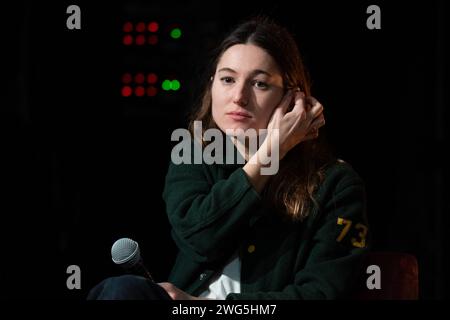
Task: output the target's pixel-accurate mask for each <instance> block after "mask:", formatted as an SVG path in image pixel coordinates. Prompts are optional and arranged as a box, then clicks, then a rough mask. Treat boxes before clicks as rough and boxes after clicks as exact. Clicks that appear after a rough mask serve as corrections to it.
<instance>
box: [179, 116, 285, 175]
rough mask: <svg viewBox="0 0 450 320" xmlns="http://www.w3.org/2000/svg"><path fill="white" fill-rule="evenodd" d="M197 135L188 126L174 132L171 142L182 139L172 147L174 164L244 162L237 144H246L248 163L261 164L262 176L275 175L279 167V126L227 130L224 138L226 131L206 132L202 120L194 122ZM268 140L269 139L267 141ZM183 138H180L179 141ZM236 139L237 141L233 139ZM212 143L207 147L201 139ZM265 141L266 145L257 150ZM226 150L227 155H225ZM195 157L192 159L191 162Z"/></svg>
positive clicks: (208, 130)
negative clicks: (236, 147) (273, 127)
mask: <svg viewBox="0 0 450 320" xmlns="http://www.w3.org/2000/svg"><path fill="white" fill-rule="evenodd" d="M269 130H270V131H269ZM193 131H194V136H193V137H192V136H191V133H190V131H189V130H187V129H181V128H180V129H176V130H174V131H173V132H172V136H171V141H179V143H178V144H177V145H176V146H175V147H174V148H173V149H172V152H171V160H172V162H173V163H174V164H182V163H183V164H191V163H192V162H193V163H194V164H202V163H205V164H208V165H211V164H245V158H244V156H243V155H241V154H240V152H237V153H235V146H236V144H240V145H242V146H246V147H247V148H246V149H247V152H248V156H247V159H248V162H249V163H251V164H257V163H259V164H260V165H261V169H260V173H261V175H274V174H276V173H277V172H278V169H279V160H280V148H279V140H280V139H279V130H278V129H260V130H258V131H257V130H256V129H247V130H245V131H244V130H243V129H227V130H226V131H225V135H226V137H225V141H224V135H223V132H222V131H221V130H219V129H216V128H210V129H207V130H205V131H204V132H203V127H202V122H201V121H194V130H193ZM267 139H268V140H267ZM180 140H181V141H180ZM233 140H235V141H234V142H233ZM203 141H205V142H209V143H207V144H206V145H205V146H204V147H203V146H202V142H203ZM263 143H266V146H267V148H264V149H262V151H266V152H262V151H259V152H258V153H257V151H258V150H259V149H260V148H261V146H262V145H263ZM224 149H225V154H224ZM192 160H193V161H192Z"/></svg>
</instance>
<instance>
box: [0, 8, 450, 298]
mask: <svg viewBox="0 0 450 320" xmlns="http://www.w3.org/2000/svg"><path fill="white" fill-rule="evenodd" d="M71 4H77V5H79V6H80V8H81V24H82V25H81V30H68V29H67V28H66V19H67V17H68V14H66V8H67V6H69V5H71ZM371 4H377V5H379V6H380V8H381V17H382V18H381V19H382V29H381V30H368V29H367V28H366V19H367V17H368V14H366V8H367V7H368V6H369V5H371ZM447 9H448V4H446V2H445V1H426V2H425V1H423V2H418V3H417V4H413V3H411V2H407V1H395V3H394V2H393V1H391V2H387V1H375V2H373V1H345V2H344V1H339V2H338V1H335V2H332V1H296V4H295V6H294V3H293V1H292V0H290V1H274V2H272V3H270V2H261V1H248V2H246V1H234V0H233V1H213V2H200V1H195V2H194V1H170V2H168V1H150V0H149V1H127V2H122V3H119V4H111V3H108V2H97V3H96V4H93V3H88V2H87V1H74V2H72V1H70V2H69V1H61V2H60V3H59V4H56V3H53V4H52V3H46V2H41V1H36V2H32V1H15V2H14V4H9V5H6V6H5V5H3V9H2V13H3V15H2V16H3V17H2V25H3V27H2V28H1V30H2V34H4V36H3V37H2V49H1V50H2V55H1V57H2V58H1V61H2V70H3V79H4V80H6V86H3V88H6V92H5V93H4V94H3V95H2V98H1V102H0V106H1V107H0V112H1V113H0V127H1V130H2V139H1V141H2V162H3V164H2V170H1V171H0V172H1V184H2V190H3V191H2V192H1V198H0V200H1V202H0V203H1V207H0V228H1V233H0V234H1V242H2V244H3V248H2V250H1V252H2V254H1V263H0V288H1V294H0V296H1V297H2V298H42V299H48V298H52V299H55V298H56V299H60V298H61V299H84V298H85V296H86V294H87V292H88V290H89V289H90V288H91V287H92V286H93V285H95V284H96V283H97V282H99V281H100V280H102V279H103V278H105V277H107V276H112V275H116V274H120V270H118V269H116V268H115V266H114V265H113V264H112V262H111V260H110V248H111V245H112V243H113V242H114V241H115V240H116V239H118V238H121V237H130V238H133V239H135V240H137V241H138V242H139V243H140V246H141V252H142V255H143V256H144V259H145V261H146V264H147V266H148V268H149V269H150V271H151V272H152V273H153V274H154V277H155V278H156V280H157V281H163V280H166V277H167V275H168V272H169V270H170V267H171V264H172V262H173V259H174V254H175V252H176V251H175V247H174V244H173V243H172V240H171V238H170V234H169V231H170V227H169V224H168V222H167V218H166V215H165V209H164V203H163V201H162V198H161V193H162V189H163V184H164V177H165V173H166V169H167V165H168V162H169V159H170V150H171V147H172V146H173V145H172V143H171V142H170V135H171V133H172V131H173V130H174V129H176V128H179V127H184V126H185V125H186V114H187V111H188V110H189V108H190V107H191V106H192V104H193V102H194V101H195V99H196V98H197V94H198V87H199V83H200V82H201V80H202V77H201V71H202V70H203V68H204V64H205V61H206V58H207V51H208V50H209V49H211V48H213V47H214V45H215V43H217V41H218V40H220V38H221V36H222V35H223V34H224V32H226V31H227V30H229V28H230V27H231V26H232V25H234V24H235V23H236V22H238V21H240V20H241V19H242V18H245V17H247V16H249V15H251V14H255V13H267V14H270V15H271V16H272V17H274V18H276V19H278V20H279V21H280V22H281V23H282V24H284V25H285V26H287V27H288V28H289V29H290V30H291V31H293V32H294V34H295V36H296V39H297V40H298V44H299V47H300V49H301V51H302V53H303V55H304V59H305V62H306V65H307V67H308V69H309V71H310V74H311V77H312V80H313V95H314V96H315V97H317V98H318V99H319V100H320V101H321V102H322V104H323V105H324V106H325V116H326V119H327V125H326V128H325V129H324V130H323V134H326V135H327V137H328V139H329V141H330V142H331V144H332V145H333V146H334V148H335V149H336V152H337V154H338V156H339V157H340V158H342V159H344V160H346V161H348V162H349V163H351V164H352V165H353V166H354V168H355V169H356V170H357V171H358V172H359V173H360V175H361V176H362V177H363V179H364V181H365V182H366V187H367V195H368V214H369V221H370V225H371V229H372V232H373V235H374V249H375V250H390V251H401V252H407V253H412V254H414V255H415V256H416V257H417V258H418V261H419V275H420V296H421V298H424V299H442V298H445V297H448V291H447V290H446V288H447V287H448V285H449V284H450V281H449V276H448V274H447V273H446V271H447V270H450V268H449V260H448V255H446V252H447V251H448V247H449V246H448V245H449V243H448V238H447V237H446V236H445V231H446V229H447V228H448V227H449V221H448V213H449V205H448V202H447V201H446V200H447V198H448V189H449V188H448V185H449V171H448V168H447V166H445V164H446V163H447V162H448V156H447V155H445V154H444V151H445V149H446V148H448V145H449V141H448V140H449V132H448V127H447V126H446V123H447V121H448V118H449V114H448V111H447V109H446V108H445V106H446V102H447V101H448V93H447V90H446V89H447V88H448V85H449V81H448V64H447V63H446V61H444V57H445V56H447V55H448V52H446V51H445V39H446V37H447V38H448V35H446V34H445V32H444V31H445V27H447V24H448V23H447V21H445V20H446V18H447V13H448V12H447ZM127 21H132V22H133V23H135V22H139V21H143V22H150V21H158V22H159V23H160V30H159V31H158V32H157V34H158V36H159V43H158V44H157V45H155V46H151V45H144V46H136V45H133V46H124V45H123V44H122V37H123V36H124V33H123V31H122V27H123V25H124V23H125V22H127ZM172 23H176V24H178V25H179V26H180V27H181V28H182V32H183V34H182V37H181V38H180V39H178V40H173V39H170V37H168V35H167V32H168V30H169V29H167V28H170V26H171V25H172ZM147 34H149V33H147ZM125 72H131V73H132V74H135V73H137V72H144V73H148V72H156V73H157V74H158V75H159V76H160V79H163V78H167V77H168V78H170V77H172V78H174V77H175V78H177V79H179V80H180V82H181V89H180V90H179V91H177V92H163V91H161V90H159V92H158V94H157V95H156V96H155V97H133V96H132V97H123V96H121V86H122V80H121V79H122V75H123V74H124V73H125ZM160 84H161V82H158V85H159V89H160V88H161V86H160ZM446 146H447V147H446ZM72 264H75V265H78V266H80V268H81V275H82V289H81V290H72V291H71V290H68V289H67V288H66V278H67V276H68V275H67V274H66V268H67V267H68V266H69V265H72Z"/></svg>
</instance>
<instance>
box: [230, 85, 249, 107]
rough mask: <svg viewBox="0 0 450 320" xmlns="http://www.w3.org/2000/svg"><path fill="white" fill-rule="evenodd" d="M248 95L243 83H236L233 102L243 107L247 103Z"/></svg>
mask: <svg viewBox="0 0 450 320" xmlns="http://www.w3.org/2000/svg"><path fill="white" fill-rule="evenodd" d="M248 101H249V97H248V92H247V88H246V85H245V84H241V85H237V86H236V87H235V92H234V96H233V103H235V104H237V105H238V106H241V107H245V106H247V105H248Z"/></svg>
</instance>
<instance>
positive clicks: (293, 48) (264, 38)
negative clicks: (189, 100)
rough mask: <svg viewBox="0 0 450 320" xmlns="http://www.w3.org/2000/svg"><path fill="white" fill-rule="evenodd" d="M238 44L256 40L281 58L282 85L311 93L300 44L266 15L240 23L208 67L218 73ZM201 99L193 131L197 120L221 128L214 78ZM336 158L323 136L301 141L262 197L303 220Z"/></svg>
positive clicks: (282, 163)
mask: <svg viewBox="0 0 450 320" xmlns="http://www.w3.org/2000/svg"><path fill="white" fill-rule="evenodd" d="M237 44H253V45H256V46H258V47H260V48H262V49H264V50H265V51H266V52H267V53H268V54H270V55H271V56H272V57H273V58H274V60H275V61H276V62H277V64H278V66H279V68H280V70H281V72H282V75H283V82H284V83H283V85H284V88H285V89H287V88H296V87H298V88H300V89H301V90H302V91H303V92H304V93H305V94H306V96H310V94H311V88H310V80H309V77H308V74H307V72H306V69H305V67H304V65H303V61H302V58H301V55H300V52H299V49H298V47H297V44H296V42H295V40H294V38H293V36H292V35H291V33H290V32H289V31H287V30H286V29H285V28H283V27H282V26H280V25H279V24H277V23H276V22H274V21H273V20H271V19H270V18H268V17H262V16H258V17H255V18H252V19H250V20H248V21H245V22H243V23H241V24H239V25H238V26H237V27H236V28H234V29H233V31H232V32H231V33H229V35H228V36H227V37H226V38H225V39H224V40H223V41H222V43H221V44H220V46H219V47H218V48H217V49H216V51H215V54H214V56H213V59H212V63H211V64H210V66H209V70H207V75H208V77H211V76H212V75H214V73H215V70H216V68H217V64H218V63H219V60H220V58H221V57H222V54H223V53H224V52H225V51H226V50H227V49H228V48H230V47H232V46H234V45H237ZM201 97H202V98H201V100H200V102H199V103H198V106H197V108H196V109H195V110H194V113H193V114H192V115H191V119H190V124H189V129H190V131H191V133H192V134H193V122H194V121H195V120H200V121H202V122H203V130H207V129H209V128H213V127H214V128H217V126H216V124H215V122H214V119H213V117H212V111H211V108H212V98H211V81H208V82H207V84H206V85H205V88H204V91H203V94H202V96H201ZM333 160H334V158H333V156H332V153H331V151H330V149H329V147H328V146H327V145H326V143H325V141H324V139H323V134H320V135H319V138H318V139H316V140H312V141H305V142H301V143H299V144H298V145H297V146H295V147H294V148H292V149H291V150H290V151H289V152H288V153H287V154H286V156H285V157H284V158H283V159H282V160H281V161H280V167H279V171H278V173H277V174H276V175H274V176H273V177H271V179H270V181H269V183H268V186H267V187H266V188H265V192H264V196H265V197H266V198H267V199H269V201H270V202H271V203H272V204H273V205H274V207H275V208H277V209H278V211H280V212H284V213H286V214H287V215H288V216H289V217H291V218H292V219H293V220H303V219H304V218H305V217H306V216H307V215H308V213H309V212H310V208H311V206H312V204H313V203H315V200H314V197H313V194H314V192H315V190H316V189H317V187H318V186H319V184H320V183H321V182H322V181H323V178H324V171H325V168H326V166H327V165H328V164H329V163H331V162H332V161H333Z"/></svg>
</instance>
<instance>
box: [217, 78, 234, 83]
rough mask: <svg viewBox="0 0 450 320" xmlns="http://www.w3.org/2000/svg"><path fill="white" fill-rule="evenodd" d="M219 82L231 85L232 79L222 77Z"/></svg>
mask: <svg viewBox="0 0 450 320" xmlns="http://www.w3.org/2000/svg"><path fill="white" fill-rule="evenodd" d="M220 81H222V82H223V83H225V84H231V83H233V82H234V79H233V78H232V77H223V78H220Z"/></svg>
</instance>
